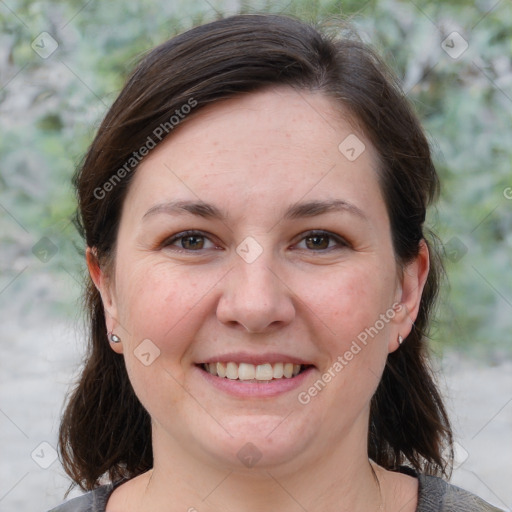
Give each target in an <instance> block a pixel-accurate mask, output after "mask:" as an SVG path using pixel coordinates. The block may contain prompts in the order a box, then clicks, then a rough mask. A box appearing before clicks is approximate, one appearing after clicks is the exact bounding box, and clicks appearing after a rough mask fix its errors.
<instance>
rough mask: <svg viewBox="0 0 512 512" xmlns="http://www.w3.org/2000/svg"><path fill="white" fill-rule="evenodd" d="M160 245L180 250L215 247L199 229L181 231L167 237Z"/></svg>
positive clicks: (192, 250)
mask: <svg viewBox="0 0 512 512" xmlns="http://www.w3.org/2000/svg"><path fill="white" fill-rule="evenodd" d="M162 247H167V248H171V249H172V248H174V247H175V248H176V249H178V250H180V251H190V252H197V251H201V250H203V249H215V248H217V245H215V244H214V243H213V242H212V241H211V240H210V239H209V238H208V237H207V236H206V235H205V234H204V233H202V232H201V231H182V232H180V233H176V234H175V235H172V236H171V237H169V238H167V239H166V240H165V241H164V242H163V243H162Z"/></svg>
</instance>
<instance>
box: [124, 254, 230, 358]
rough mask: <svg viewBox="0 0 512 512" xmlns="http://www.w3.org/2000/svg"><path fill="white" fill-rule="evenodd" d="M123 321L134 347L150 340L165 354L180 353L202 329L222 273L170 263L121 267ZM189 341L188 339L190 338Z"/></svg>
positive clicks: (142, 263) (146, 263)
mask: <svg viewBox="0 0 512 512" xmlns="http://www.w3.org/2000/svg"><path fill="white" fill-rule="evenodd" d="M119 275H122V276H128V277H127V278H126V277H123V279H122V280H121V279H120V280H119V286H117V291H118V295H119V298H120V300H119V321H120V322H121V323H122V325H123V326H124V327H125V329H126V330H127V331H128V333H129V335H128V336H129V339H130V340H131V344H132V345H134V344H135V345H136V344H137V343H140V341H141V340H143V339H146V338H148V339H150V340H151V341H152V342H154V343H155V344H156V345H157V346H158V347H159V349H160V350H161V351H165V352H172V353H176V354H177V353H179V352H181V351H183V349H184V347H186V346H187V343H188V340H189V339H190V338H191V336H193V334H194V332H195V331H196V330H197V329H198V328H199V327H200V325H201V320H200V317H202V316H204V315H205V314H206V311H205V307H206V306H207V305H208V304H209V300H210V292H211V291H212V290H213V289H214V288H215V284H216V283H217V282H218V281H219V278H221V276H222V274H219V275H218V273H217V272H215V271H213V272H212V271H209V272H208V271H205V270H203V271H201V270H199V269H198V268H195V269H189V268H187V267H185V266H183V265H181V266H180V265H171V264H169V263H168V262H164V263H161V262H159V263H156V264H148V262H145V263H144V262H141V263H138V264H135V265H132V266H131V271H130V272H126V270H125V269H123V268H122V267H120V269H119ZM187 338H188V339H187Z"/></svg>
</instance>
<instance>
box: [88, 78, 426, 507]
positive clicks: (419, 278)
mask: <svg viewBox="0 0 512 512" xmlns="http://www.w3.org/2000/svg"><path fill="white" fill-rule="evenodd" d="M350 134H356V135H357V137H358V138H359V139H360V140H361V141H363V143H364V144H365V148H366V149H365V151H363V153H362V154H361V155H360V156H359V157H358V158H357V159H356V160H355V161H352V162H351V161H349V160H348V159H347V158H346V157H345V156H344V155H343V154H342V153H341V152H340V151H339V150H338V145H339V144H340V142H342V141H343V140H344V139H345V138H346V137H347V136H348V135H350ZM376 162H377V158H376V153H375V151H374V149H373V148H372V146H371V144H370V142H369V141H368V140H367V139H366V138H365V137H364V136H363V135H362V134H361V133H360V132H358V131H357V130H356V129H355V128H354V126H352V125H351V123H350V122H349V121H348V120H347V117H346V116H343V115H342V114H341V113H340V110H339V108H338V107H337V106H336V105H335V104H334V103H333V100H331V99H329V98H327V97H326V96H325V95H323V94H321V93H312V92H304V91H301V92H297V91H294V90H293V89H291V88H277V89H269V90H265V91H262V92H257V93H251V94H249V95H244V96H240V97H237V98H235V99H231V100H227V101H224V102H220V103H216V104H214V105H212V106H209V107H207V108H204V109H202V110H201V111H199V112H197V113H195V114H194V116H193V117H192V116H191V117H190V118H189V119H187V121H186V122H185V123H183V124H182V125H181V126H180V127H179V128H178V129H176V130H175V131H174V132H173V134H172V136H171V137H170V138H169V139H168V140H166V141H165V142H164V143H162V144H161V145H160V146H158V147H157V148H156V149H155V150H153V151H152V152H151V153H150V155H149V156H148V157H147V158H146V159H145V160H144V161H143V162H142V164H141V165H140V166H139V168H138V169H137V171H136V175H135V176H134V180H133V182H132V184H131V186H130V189H129V192H128V195H127V197H126V200H125V203H124V205H123V212H122V218H121V224H120V229H119V233H118V240H117V248H116V256H115V262H114V265H113V268H110V269H109V271H107V269H101V268H100V267H99V266H98V264H97V262H96V260H95V258H94V252H93V250H89V251H88V253H87V260H88V266H89V270H90V274H91V276H92V278H93V280H94V282H95V284H96V286H97V287H98V289H99V290H100V292H101V294H102V299H103V303H104V307H105V311H106V317H107V326H106V328H107V329H108V330H109V331H113V332H115V333H116V334H117V335H118V336H120V337H121V340H122V342H121V343H118V344H112V345H111V346H112V349H113V350H115V351H116V352H118V353H119V354H123V356H124V358H125V361H126V366H127V369H128V373H129V376H130V380H131V382H132V385H133V387H134V389H135V392H136V393H137V396H138V397H139V399H140V400H141V402H142V404H143V405H144V407H145V408H146V409H147V410H148V411H149V413H150V415H151V418H152V424H153V432H152V436H153V437H152V441H153V451H154V454H155V463H154V468H153V469H152V470H151V471H149V472H147V473H145V474H143V475H140V476H139V477H137V478H134V479H132V480H130V481H129V482H127V483H125V484H123V485H121V486H120V487H118V488H117V489H116V491H114V493H113V494H112V496H111V498H110V500H109V502H108V505H107V512H116V511H118V510H124V511H130V510H138V511H141V510H142V511H144V510H152V511H160V510H162V511H163V510H166V511H168V510H170V509H169V508H168V507H169V504H171V503H172V504H173V507H174V508H173V509H172V510H189V509H191V508H195V509H197V510H199V511H201V512H202V511H204V510H212V511H213V510H223V511H231V510H233V511H234V510H244V511H252V510H254V511H256V510H271V509H278V510H282V511H298V510H304V509H307V510H308V511H309V512H315V511H320V510H323V511H325V510H329V511H331V510H346V511H349V510H350V511H356V512H357V511H363V510H364V511H366V512H368V511H373V510H377V509H378V507H379V504H380V502H381V495H380V493H379V489H378V486H377V484H376V481H375V477H374V475H373V473H372V470H371V466H370V464H369V462H368V458H367V432H368V427H367V425H368V417H369V403H370V399H371V397H372V395H373V393H374V391H375V390H376V387H377V385H378V382H379V379H380V376H381V375H382V372H383V368H384V365H385V361H386V357H387V355H388V353H390V352H392V351H394V350H396V349H397V348H398V342H397V338H398V335H401V336H402V337H404V338H406V337H407V335H408V333H409V332H410V329H411V325H412V322H413V321H414V319H415V318H416V315H417V311H418V306H419V301H420V298H421V293H422V290H423V286H424V283H425V280H426V276H427V273H428V250H427V249H426V247H425V246H424V245H423V244H422V245H421V248H420V253H419V256H418V257H417V258H416V260H414V261H413V262H411V263H410V264H408V265H407V267H406V268H405V269H403V268H400V267H399V266H398V265H397V262H396V258H395V255H394V252H393V247H392V242H391V233H390V225H389V219H388V215H387V211H386V207H385V203H384V200H383V197H382V194H381V191H380V189H379V185H378V181H377V163H376ZM325 200H338V201H343V202H344V203H346V204H350V205H352V206H353V207H355V208H357V212H359V213H357V212H356V211H355V210H354V209H353V208H352V209H343V210H342V211H327V212H324V213H321V214H318V215H313V216H299V217H297V218H287V217H286V215H285V212H286V211H287V210H288V209H289V208H290V207H292V206H294V205H296V204H297V203H304V202H309V201H325ZM169 201H191V202H198V201H201V202H203V203H209V204H211V205H213V206H215V207H216V208H218V209H219V210H221V211H222V212H223V213H224V214H225V216H224V217H223V218H222V219H217V218H209V217H205V216H201V215H196V214H193V213H189V212H183V211H182V212H179V213H177V212H175V211H165V209H162V208H160V209H159V210H158V211H153V213H149V214H147V212H148V211H149V210H151V209H152V208H154V207H155V205H160V204H162V203H166V202H169ZM186 230H198V231H201V232H203V233H204V234H205V236H206V237H207V238H196V239H190V238H188V239H183V238H182V239H178V240H175V241H173V240H170V239H171V238H172V236H173V235H176V234H178V233H180V232H183V231H186ZM311 230H322V231H326V232H328V235H329V234H331V235H332V236H330V237H329V236H328V235H320V237H319V238H317V239H315V241H316V244H315V243H313V240H312V239H311V233H310V232H311ZM196 236H199V237H200V236H201V233H199V234H197V235H196ZM308 236H310V238H308ZM246 237H252V238H253V239H254V240H256V241H257V243H258V244H259V247H260V248H261V250H262V252H261V254H260V255H259V256H258V257H257V258H256V259H255V260H254V261H253V262H251V263H248V262H247V261H245V260H244V259H243V258H242V257H240V256H239V254H238V253H237V252H236V249H237V246H238V245H239V244H240V243H241V242H242V241H243V240H244V239H245V238H246ZM336 237H338V238H336ZM166 240H167V242H166ZM183 243H185V248H183V245H182V244H183ZM187 244H188V245H187ZM318 247H320V248H318ZM393 304H400V306H399V307H398V308H396V312H395V314H394V316H393V318H392V319H391V320H390V321H389V322H387V323H385V325H384V327H383V328H382V329H381V330H380V331H379V332H378V334H377V335H376V336H374V337H373V339H370V341H369V343H368V344H367V346H364V348H362V350H361V351H360V352H359V353H358V354H357V355H355V356H354V357H353V359H352V360H351V361H350V362H349V363H348V364H347V365H346V366H344V368H343V370H342V371H338V372H335V374H336V376H335V377H334V378H332V380H331V381H330V382H329V383H328V384H327V385H326V386H325V388H323V389H322V391H321V392H319V393H318V394H317V395H316V396H314V397H313V398H312V399H311V401H310V402H309V403H308V404H306V405H304V404H302V403H300V402H299V401H298V399H297V395H298V393H299V392H300V391H304V390H307V389H308V388H309V387H310V386H311V385H312V384H313V383H314V382H315V381H316V380H318V378H320V377H321V375H322V374H323V373H325V372H326V371H328V370H329V368H331V371H332V367H333V364H334V362H335V361H336V360H337V358H338V356H343V354H344V353H345V352H346V351H347V350H348V349H349V348H350V346H351V343H352V342H353V340H355V339H356V338H357V336H358V334H360V333H361V332H362V331H364V330H365V329H366V328H368V327H370V326H373V325H375V323H376V321H377V320H378V319H379V315H381V314H385V313H386V312H389V311H390V308H391V307H392V305H393ZM144 339H149V340H151V343H152V344H154V345H151V346H156V347H158V349H159V350H160V355H159V356H158V357H157V358H156V359H155V360H154V361H153V362H152V363H151V364H150V365H148V366H145V365H144V364H141V362H140V361H139V359H137V357H135V354H134V350H135V349H136V348H137V346H138V345H139V344H140V343H141V341H142V340H144ZM238 351H245V352H249V353H251V354H258V353H268V352H279V353H283V354H288V355H293V356H297V357H300V358H302V359H304V360H306V361H308V362H310V363H311V364H313V365H314V368H313V370H312V371H311V372H310V373H309V375H308V376H307V379H306V381H305V382H304V384H303V385H301V386H300V388H299V389H295V390H292V391H289V392H287V393H283V394H280V395H278V396H275V397H270V398H261V397H254V398H244V399H240V398H239V397H234V396H230V395H228V394H226V393H223V392H221V391H219V390H218V389H216V388H215V387H214V386H211V385H209V384H207V383H206V382H205V380H204V378H202V376H201V375H199V373H198V369H197V367H196V366H195V365H196V364H197V363H200V362H202V361H205V360H206V359H208V358H210V357H214V356H218V355H221V354H226V353H227V352H238ZM219 359H221V358H220V357H219ZM247 385H251V384H247ZM248 442H250V443H252V444H253V445H254V446H256V447H257V449H258V451H259V453H260V454H261V459H260V460H259V461H258V462H257V464H256V465H255V466H254V467H250V468H249V467H245V466H244V464H242V463H241V461H240V459H239V458H238V457H237V453H238V452H239V450H240V449H241V448H242V447H243V446H244V445H246V443H248ZM375 468H376V469H375V471H376V474H377V476H378V479H379V482H380V487H381V493H382V499H383V500H384V501H385V504H386V510H387V511H388V512H389V511H392V510H401V511H403V512H406V511H408V510H409V511H413V510H415V509H416V502H417V480H416V479H415V478H412V477H409V476H405V475H401V474H397V473H392V472H389V471H386V470H384V469H383V468H379V467H377V466H375Z"/></svg>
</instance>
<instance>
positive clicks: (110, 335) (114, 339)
mask: <svg viewBox="0 0 512 512" xmlns="http://www.w3.org/2000/svg"><path fill="white" fill-rule="evenodd" d="M107 336H108V341H110V343H120V342H121V338H120V337H119V336H118V335H117V334H114V333H113V332H112V331H110V332H109V333H108V334H107Z"/></svg>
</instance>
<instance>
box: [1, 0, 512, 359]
mask: <svg viewBox="0 0 512 512" xmlns="http://www.w3.org/2000/svg"><path fill="white" fill-rule="evenodd" d="M237 12H275V13H279V12H283V13H287V14H291V15H294V16H298V17H301V18H303V19H306V20H309V21H317V22H319V23H321V24H323V25H324V26H325V27H327V28H328V29H329V30H336V27H337V25H336V24H337V22H338V20H340V19H348V20H350V21H351V22H352V23H353V25H354V26H355V27H356V29H357V31H358V32H359V34H360V36H361V37H362V38H363V40H365V41H367V42H370V43H371V44H373V45H374V46H375V47H376V48H377V50H378V51H379V53H380V54H381V55H382V56H383V57H384V59H385V60H386V61H387V62H388V63H389V65H390V66H391V68H392V69H393V70H394V71H395V72H396V73H397V75H398V76H399V77H400V79H401V80H402V83H403V88H404V92H405V94H407V96H408V98H409V99H410V100H411V101H412V102H413V104H414V106H415V108H416V110H417V112H418V114H419V115H420V117H421V119H422V121H423V123H424V126H425V129H426V131H427V133H428V135H429V138H430V140H431V142H432V147H433V150H434V154H435V159H436V163H437V166H438V170H439V172H440V175H441V180H442V186H443V190H442V195H441V199H440V202H439V205H438V207H437V209H435V210H433V211H432V212H431V214H430V217H429V223H430V225H431V226H432V227H433V229H434V231H435V232H437V233H438V235H439V236H440V238H441V240H442V241H443V244H444V247H445V250H446V265H447V271H448V276H449V282H450V286H449V287H448V286H446V287H445V290H444V293H443V295H442V299H441V307H440V311H439V315H438V321H437V323H436V325H435V329H434V331H433V334H432V337H433V339H434V341H435V342H436V344H437V346H438V347H444V346H445V345H451V346H453V345H457V346H460V347H464V348H465V349H467V350H470V351H473V352H476V353H477V354H478V355H479V356H485V355H487V356H488V357H489V358H491V359H497V358H500V357H502V356H504V355H510V354H511V353H512V348H511V347H512V344H511V343H510V342H509V340H510V336H511V332H512V269H511V267H512V265H511V263H512V261H511V260H512V256H511V255H512V250H511V249H512V247H511V246H512V199H507V198H506V197H505V196H506V195H507V194H506V190H508V189H507V187H512V172H511V168H512V143H511V141H512V139H511V135H512V129H511V128H512V127H511V124H512V116H511V113H512V38H511V35H510V20H511V19H512V4H511V3H510V2H496V1H494V0H492V1H487V0H481V1H477V2H473V1H467V0H458V1H452V2H444V1H440V0H439V1H425V2H418V1H415V2H413V1H409V0H407V1H406V0H403V1H400V0H370V1H368V2H357V1H347V2H344V1H337V0H331V1H328V0H316V1H304V0H296V1H291V2H290V1H273V2H270V1H260V2H257V1H256V2H253V1H244V0H241V1H233V0H232V1H227V0H210V1H206V0H174V1H163V0H155V1H151V2H150V1H147V0H141V1H138V2H135V3H128V2H115V1H113V2H91V1H78V0H61V1H46V2H38V1H31V0H6V1H2V2H0V16H1V17H0V30H1V31H0V48H1V50H0V130H1V138H0V162H1V163H0V215H1V217H0V242H1V244H2V249H1V252H0V256H1V261H0V272H1V281H0V290H2V289H3V288H4V287H5V286H6V285H8V291H7V290H6V291H4V293H2V294H0V303H1V304H5V303H6V302H10V301H18V302H19V304H20V307H22V308H23V307H28V308H30V307H33V306H34V304H35V303H36V299H37V298H39V299H40V300H39V302H37V303H36V306H37V307H42V308H46V307H48V304H49V305H50V308H51V309H52V311H53V310H55V309H56V310H57V311H58V312H59V313H60V314H62V313H66V314H69V312H70V310H71V308H76V305H75V304H74V303H70V302H69V297H72V296H76V290H77V287H76V282H80V281H81V280H82V278H83V275H84V268H83V263H82V258H80V257H79V256H77V254H76V249H77V248H79V249H80V250H82V249H83V248H82V246H81V242H80V240H79V239H78V236H77V235H76V233H75V231H74V228H73V226H72V225H71V224H70V218H71V216H72V213H73V210H74V196H73V192H72V189H71V185H70V178H71V176H72V173H73V171H74V169H75V167H76V165H77V164H78V163H79V162H80V159H81V158H82V156H83V154H84V152H85V150H86V148H87V146H88V144H89V143H90V142H91V140H92V137H93V135H94V131H95V129H96V128H97V126H98V123H99V122H100V120H101V118H102V116H103V115H104V114H105V112H106V109H107V108H108V106H109V105H110V104H111V103H112V101H113V100H114V99H115V97H116V95H117V93H118V92H119V90H120V88H121V86H122V84H123V81H124V78H125V77H126V75H127V73H128V72H129V71H130V70H131V69H132V68H133V66H134V64H135V63H136V61H137V60H138V59H139V58H140V57H141V55H143V54H144V52H146V51H147V50H149V49H150V48H151V47H153V46H155V45H156V44H158V43H160V42H162V41H164V40H166V39H168V38H169V37H171V36H172V35H174V34H176V33H178V32H181V31H183V30H186V29H187V28H190V27H192V26H194V25H197V24H199V23H203V22H206V21H210V20H213V19H217V18H220V17H224V16H227V15H230V14H235V13H237ZM43 31H46V32H48V33H49V34H51V36H52V37H53V38H54V39H55V40H56V41H57V43H58V45H59V46H58V48H57V50H56V51H55V52H54V53H53V54H52V55H51V56H49V57H48V58H41V57H40V56H39V55H37V53H36V52H35V51H34V49H33V47H32V46H31V43H32V41H34V40H35V39H36V38H37V37H38V35H39V34H40V33H41V32H43ZM453 31H457V32H458V33H459V34H460V35H461V36H462V37H463V38H464V39H465V40H466V41H467V42H468V44H469V47H468V49H467V50H466V51H465V52H464V53H463V54H462V55H461V56H460V57H458V58H457V59H454V58H452V57H450V56H449V55H448V54H447V53H446V52H445V51H444V50H443V48H442V45H441V43H442V41H443V40H444V39H445V38H446V37H447V36H448V35H449V34H450V33H452V32H453ZM509 195H512V190H511V191H510V194H509ZM43 236H47V237H48V238H49V239H50V240H52V242H53V243H55V244H56V246H57V247H58V253H57V254H56V255H55V256H54V257H53V258H51V259H50V260H49V261H47V262H44V261H41V259H40V258H36V257H35V256H34V254H33V253H32V248H33V246H34V244H36V242H37V241H38V240H40V239H41V238H42V237H43ZM23 269H25V270H23ZM20 272H21V274H23V276H22V277H19V278H17V276H18V275H20V276H21V274H20ZM59 282H60V283H61V284H62V283H64V284H63V285H61V286H60V287H59V286H57V285H56V283H59ZM9 283H11V284H9ZM29 283H31V284H29ZM34 283H40V286H39V288H37V286H36V288H37V294H33V293H32V294H29V296H28V297H26V296H24V295H23V290H24V289H26V287H27V286H28V287H30V286H32V287H34Z"/></svg>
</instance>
